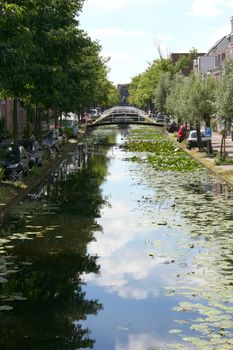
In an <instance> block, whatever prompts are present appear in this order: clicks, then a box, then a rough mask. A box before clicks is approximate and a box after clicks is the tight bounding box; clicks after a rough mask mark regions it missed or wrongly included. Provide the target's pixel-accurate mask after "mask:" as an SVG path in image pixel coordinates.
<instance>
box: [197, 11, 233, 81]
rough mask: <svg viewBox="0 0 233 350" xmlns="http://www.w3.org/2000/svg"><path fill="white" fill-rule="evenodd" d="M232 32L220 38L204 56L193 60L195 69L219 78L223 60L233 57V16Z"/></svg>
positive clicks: (232, 22)
mask: <svg viewBox="0 0 233 350" xmlns="http://www.w3.org/2000/svg"><path fill="white" fill-rule="evenodd" d="M230 21H231V32H230V34H228V35H225V36H224V37H222V38H221V39H219V40H218V41H217V42H216V43H215V44H214V45H213V46H212V47H211V48H210V49H209V51H208V52H207V53H206V54H205V55H204V56H199V57H198V58H197V59H196V60H194V62H193V69H194V71H195V72H197V73H200V74H211V75H213V76H214V77H216V78H218V77H219V76H220V74H221V69H222V65H223V62H224V61H225V59H226V58H227V57H231V58H232V59H233V17H231V18H230Z"/></svg>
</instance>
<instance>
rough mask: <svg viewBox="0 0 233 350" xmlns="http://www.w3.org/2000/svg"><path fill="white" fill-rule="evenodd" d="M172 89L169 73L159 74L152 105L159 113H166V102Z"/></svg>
mask: <svg viewBox="0 0 233 350" xmlns="http://www.w3.org/2000/svg"><path fill="white" fill-rule="evenodd" d="M171 87H172V75H171V73H170V72H165V73H162V74H161V77H160V79H159V81H158V85H157V87H156V89H155V91H154V104H155V105H156V107H157V109H158V110H159V111H161V112H165V113H166V112H167V108H166V101H167V97H168V96H169V94H170V90H171Z"/></svg>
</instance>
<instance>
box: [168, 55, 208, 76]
mask: <svg viewBox="0 0 233 350" xmlns="http://www.w3.org/2000/svg"><path fill="white" fill-rule="evenodd" d="M197 55H198V57H199V56H203V55H205V54H204V53H197ZM182 57H187V58H189V57H190V52H183V53H182V52H180V53H171V54H170V60H171V61H172V63H174V64H176V63H177V62H178V61H179V59H181V58H182ZM192 71H193V62H192V61H190V63H189V66H188V67H185V68H182V69H181V72H180V73H181V74H182V75H184V76H185V77H187V76H188V75H190V74H191V72H192Z"/></svg>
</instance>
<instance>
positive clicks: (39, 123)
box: [38, 108, 42, 132]
mask: <svg viewBox="0 0 233 350" xmlns="http://www.w3.org/2000/svg"><path fill="white" fill-rule="evenodd" d="M41 116H42V112H41V109H40V108H39V109H38V131H39V132H40V131H41V129H42V122H41Z"/></svg>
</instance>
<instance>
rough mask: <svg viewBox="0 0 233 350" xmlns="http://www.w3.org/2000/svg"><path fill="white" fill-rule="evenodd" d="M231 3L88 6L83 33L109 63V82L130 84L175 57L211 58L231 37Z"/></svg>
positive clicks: (183, 0) (200, 0)
mask: <svg viewBox="0 0 233 350" xmlns="http://www.w3.org/2000/svg"><path fill="white" fill-rule="evenodd" d="M231 16H233V0H86V1H85V3H84V6H83V10H82V12H81V14H80V16H79V21H80V27H81V28H82V29H84V30H85V31H86V32H87V33H88V35H89V36H90V37H91V38H92V40H97V41H98V42H99V43H100V45H101V47H102V51H101V56H103V57H110V61H109V63H108V67H109V70H110V71H109V74H108V78H109V80H111V81H112V82H113V83H114V84H115V85H116V84H127V83H130V81H131V79H132V78H133V77H134V76H136V75H138V74H140V73H142V72H143V71H145V70H146V68H147V67H148V66H149V64H150V63H151V62H153V60H155V59H157V58H159V50H158V47H159V48H160V51H161V53H162V56H163V57H164V58H167V57H168V56H169V54H170V53H172V52H189V51H190V49H191V48H195V49H197V50H198V52H207V51H208V50H209V48H210V47H211V46H213V45H214V44H215V42H216V41H217V40H219V39H220V38H222V37H223V36H224V35H227V34H229V33H230V32H231V21H230V18H231Z"/></svg>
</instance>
